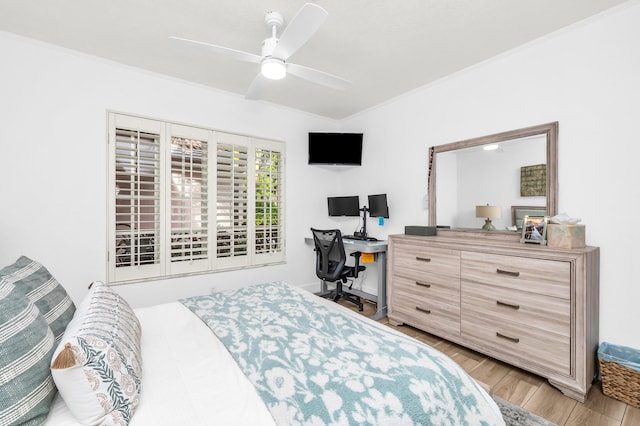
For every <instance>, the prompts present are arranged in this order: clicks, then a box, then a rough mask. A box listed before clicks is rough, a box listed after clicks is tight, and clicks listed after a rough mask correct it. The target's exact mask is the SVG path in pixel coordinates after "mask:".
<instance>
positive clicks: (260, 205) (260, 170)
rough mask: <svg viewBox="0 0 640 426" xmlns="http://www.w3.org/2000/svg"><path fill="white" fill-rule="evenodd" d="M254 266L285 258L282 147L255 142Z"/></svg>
mask: <svg viewBox="0 0 640 426" xmlns="http://www.w3.org/2000/svg"><path fill="white" fill-rule="evenodd" d="M254 146H255V204H254V205H255V254H256V262H258V263H259V262H270V261H273V260H275V259H283V256H284V228H283V227H282V226H281V223H284V179H283V174H284V173H283V172H284V153H283V152H282V144H277V143H275V144H274V143H273V142H270V141H255V143H254Z"/></svg>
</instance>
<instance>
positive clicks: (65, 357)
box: [51, 281, 142, 425]
mask: <svg viewBox="0 0 640 426" xmlns="http://www.w3.org/2000/svg"><path fill="white" fill-rule="evenodd" d="M140 337H141V328H140V323H139V321H138V318H137V317H136V316H135V313H134V312H133V309H131V307H130V306H129V304H128V303H127V302H126V300H124V299H123V298H122V297H121V296H120V295H118V294H117V293H116V292H115V291H113V290H112V289H111V288H110V287H108V286H107V285H106V284H104V283H102V282H100V281H96V282H94V283H93V284H92V285H91V288H90V291H89V293H88V294H87V296H86V297H85V299H84V300H83V301H82V303H81V304H80V306H78V308H77V310H76V312H75V315H74V317H73V320H71V323H69V326H68V327H67V330H66V331H65V333H64V335H63V336H62V340H61V342H60V345H59V346H58V348H57V349H56V351H55V353H54V355H53V364H52V365H51V373H52V375H53V379H54V381H55V383H56V386H57V387H58V390H59V392H60V394H61V395H62V398H63V399H64V400H65V402H66V404H67V406H68V407H69V409H70V410H71V412H72V413H73V415H74V416H75V417H76V419H77V420H78V421H79V422H80V423H83V424H101V425H127V424H129V421H130V420H131V417H132V416H133V414H134V413H135V410H136V407H137V405H138V402H139V400H140V384H141V378H142V354H141V353H140Z"/></svg>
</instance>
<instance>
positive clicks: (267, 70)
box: [260, 58, 287, 80]
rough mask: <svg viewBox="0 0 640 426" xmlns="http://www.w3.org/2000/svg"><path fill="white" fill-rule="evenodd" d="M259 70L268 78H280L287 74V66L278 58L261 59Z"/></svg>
mask: <svg viewBox="0 0 640 426" xmlns="http://www.w3.org/2000/svg"><path fill="white" fill-rule="evenodd" d="M260 72H261V73H262V75H263V76H264V77H266V78H268V79H269V80H282V79H283V78H284V77H285V76H286V75H287V67H286V66H285V65H284V61H282V60H280V59H276V58H266V59H264V60H263V61H262V66H261V68H260Z"/></svg>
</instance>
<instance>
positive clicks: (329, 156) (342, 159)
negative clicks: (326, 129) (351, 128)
mask: <svg viewBox="0 0 640 426" xmlns="http://www.w3.org/2000/svg"><path fill="white" fill-rule="evenodd" d="M362 137H363V135H362V133H320V132H309V164H341V165H347V166H360V165H362Z"/></svg>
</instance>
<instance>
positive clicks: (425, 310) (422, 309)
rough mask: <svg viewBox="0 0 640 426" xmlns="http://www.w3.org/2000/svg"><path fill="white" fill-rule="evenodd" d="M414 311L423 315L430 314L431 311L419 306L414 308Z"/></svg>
mask: <svg viewBox="0 0 640 426" xmlns="http://www.w3.org/2000/svg"><path fill="white" fill-rule="evenodd" d="M416 311H420V312H424V313H425V314H430V313H431V309H425V308H421V307H420V306H416Z"/></svg>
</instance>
